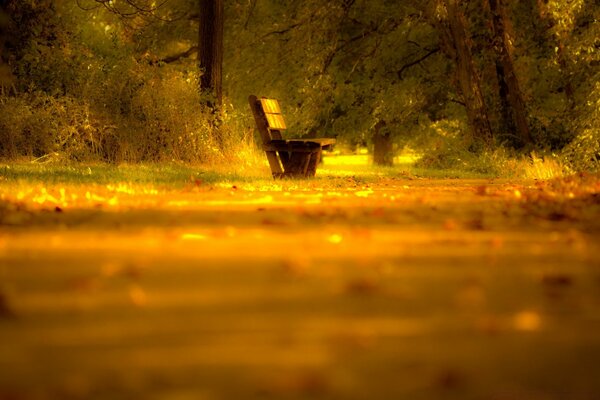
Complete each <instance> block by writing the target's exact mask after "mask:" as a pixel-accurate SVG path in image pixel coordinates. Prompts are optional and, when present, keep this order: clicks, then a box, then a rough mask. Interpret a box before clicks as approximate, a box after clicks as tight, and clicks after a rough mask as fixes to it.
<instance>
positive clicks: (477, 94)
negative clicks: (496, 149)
mask: <svg viewBox="0 0 600 400" xmlns="http://www.w3.org/2000/svg"><path fill="white" fill-rule="evenodd" d="M460 3H461V0H437V7H436V8H437V10H436V13H437V15H436V18H435V19H436V25H437V28H438V30H439V34H440V44H441V48H442V50H443V51H444V52H445V53H446V55H447V56H448V57H450V58H451V59H452V61H453V62H454V74H455V76H454V85H455V87H456V89H457V91H458V93H459V94H460V95H461V96H462V100H463V102H464V104H465V107H466V111H467V118H468V121H469V126H470V128H471V132H472V139H473V140H472V141H473V142H480V143H483V144H484V145H489V144H490V142H491V140H492V137H493V133H492V127H491V125H490V121H489V110H488V108H487V106H486V104H485V101H484V98H483V92H482V90H481V75H480V73H479V71H478V70H477V68H475V64H474V62H473V54H472V52H471V39H470V38H469V36H468V34H467V29H466V21H465V16H464V14H463V12H462V10H461V9H460Z"/></svg>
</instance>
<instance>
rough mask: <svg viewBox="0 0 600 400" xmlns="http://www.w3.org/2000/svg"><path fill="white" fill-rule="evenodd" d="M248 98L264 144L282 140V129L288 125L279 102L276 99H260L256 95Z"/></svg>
mask: <svg viewBox="0 0 600 400" xmlns="http://www.w3.org/2000/svg"><path fill="white" fill-rule="evenodd" d="M248 100H249V102H250V108H251V109H252V113H253V114H254V119H255V120H256V126H257V128H258V130H259V132H260V136H261V138H262V142H263V144H268V143H269V142H270V141H271V140H281V139H282V136H281V131H283V130H285V129H286V126H285V120H284V119H283V114H282V113H281V108H280V107H279V102H278V101H277V100H275V99H267V98H261V99H259V98H257V97H256V96H250V98H249V99H248Z"/></svg>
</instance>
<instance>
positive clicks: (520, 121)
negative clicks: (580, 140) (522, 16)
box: [488, 0, 533, 147]
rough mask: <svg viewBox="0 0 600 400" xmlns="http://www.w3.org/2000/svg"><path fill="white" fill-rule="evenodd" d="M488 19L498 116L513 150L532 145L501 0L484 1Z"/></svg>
mask: <svg viewBox="0 0 600 400" xmlns="http://www.w3.org/2000/svg"><path fill="white" fill-rule="evenodd" d="M488 5H489V8H490V11H491V14H492V15H491V18H492V33H493V48H494V52H495V53H496V76H497V77H498V85H499V95H500V106H501V117H502V120H503V126H504V128H505V129H507V130H508V132H510V133H511V134H515V136H516V139H517V140H516V141H515V142H514V145H515V147H522V146H525V145H530V144H532V142H533V141H532V139H531V133H530V131H529V124H528V122H527V111H526V107H525V101H523V94H522V92H521V88H520V86H519V80H518V78H517V74H516V72H515V68H514V63H513V59H512V55H511V52H512V51H511V50H512V45H511V41H510V37H509V34H508V32H507V29H506V26H507V16H506V11H505V9H504V5H503V0H488Z"/></svg>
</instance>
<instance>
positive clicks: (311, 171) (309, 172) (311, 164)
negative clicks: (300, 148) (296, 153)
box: [306, 148, 322, 177]
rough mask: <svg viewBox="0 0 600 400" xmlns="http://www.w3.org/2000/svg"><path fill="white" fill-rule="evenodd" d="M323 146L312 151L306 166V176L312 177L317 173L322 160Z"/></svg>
mask: <svg viewBox="0 0 600 400" xmlns="http://www.w3.org/2000/svg"><path fill="white" fill-rule="evenodd" d="M321 153H322V151H321V148H319V149H317V151H315V152H314V153H310V157H309V159H308V165H307V168H306V176H307V177H312V176H315V174H316V173H317V166H318V165H319V162H320V161H321Z"/></svg>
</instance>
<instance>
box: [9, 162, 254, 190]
mask: <svg viewBox="0 0 600 400" xmlns="http://www.w3.org/2000/svg"><path fill="white" fill-rule="evenodd" d="M259 177H260V175H259V174H256V175H254V176H252V175H250V174H247V173H243V174H242V173H239V172H235V171H229V172H225V171H216V170H209V169H208V168H207V167H196V166H190V165H184V164H175V163H173V164H171V163H160V164H124V165H111V164H70V165H55V164H35V163H12V164H4V165H0V181H2V182H5V183H7V182H12V183H17V182H24V183H25V182H44V183H47V184H108V183H118V182H127V183H134V184H153V185H166V186H173V187H180V186H184V185H186V184H189V183H190V182H193V181H195V180H199V181H201V182H203V183H205V184H213V183H216V182H221V181H224V180H239V181H247V180H252V179H256V178H259Z"/></svg>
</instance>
